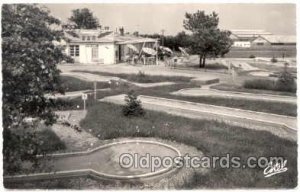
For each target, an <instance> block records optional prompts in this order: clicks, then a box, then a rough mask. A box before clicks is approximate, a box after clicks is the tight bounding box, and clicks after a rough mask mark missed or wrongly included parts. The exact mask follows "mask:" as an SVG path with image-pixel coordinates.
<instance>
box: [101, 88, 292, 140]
mask: <svg viewBox="0 0 300 192" xmlns="http://www.w3.org/2000/svg"><path fill="white" fill-rule="evenodd" d="M124 97H125V95H124V94H122V95H116V96H110V97H106V98H103V99H101V100H100V101H103V102H111V103H115V104H121V105H123V104H124V103H125V101H124ZM139 99H140V100H141V102H142V105H143V106H144V107H145V108H146V109H150V110H155V111H162V112H167V113H170V114H174V115H179V116H183V117H188V118H195V119H214V120H221V121H224V122H227V123H230V124H233V125H238V126H242V127H245V128H250V129H257V130H265V131H269V132H271V133H273V134H275V135H278V136H280V137H284V138H288V139H292V140H295V139H296V138H297V134H296V130H297V129H296V127H297V118H296V117H289V116H282V115H276V114H269V113H262V112H255V111H248V110H242V109H235V108H229V107H221V106H215V105H208V104H200V103H193V102H187V101H180V100H173V99H165V98H159V97H150V96H144V95H141V96H139Z"/></svg>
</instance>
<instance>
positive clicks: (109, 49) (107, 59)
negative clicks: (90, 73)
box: [98, 43, 116, 64]
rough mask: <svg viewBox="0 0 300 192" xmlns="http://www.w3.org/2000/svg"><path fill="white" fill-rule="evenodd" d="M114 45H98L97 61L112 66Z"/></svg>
mask: <svg viewBox="0 0 300 192" xmlns="http://www.w3.org/2000/svg"><path fill="white" fill-rule="evenodd" d="M115 46H116V45H115V44H113V43H109V44H108V43H103V44H99V53H98V55H99V60H100V62H101V61H103V63H104V64H113V63H116V62H115Z"/></svg>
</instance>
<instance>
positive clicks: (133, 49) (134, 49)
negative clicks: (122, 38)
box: [126, 44, 139, 53]
mask: <svg viewBox="0 0 300 192" xmlns="http://www.w3.org/2000/svg"><path fill="white" fill-rule="evenodd" d="M126 46H127V47H128V48H129V49H131V50H132V51H134V52H136V53H138V52H139V50H138V49H137V48H136V47H135V46H134V45H132V44H128V45H126Z"/></svg>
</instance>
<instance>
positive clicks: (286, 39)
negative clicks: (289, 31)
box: [231, 30, 297, 48]
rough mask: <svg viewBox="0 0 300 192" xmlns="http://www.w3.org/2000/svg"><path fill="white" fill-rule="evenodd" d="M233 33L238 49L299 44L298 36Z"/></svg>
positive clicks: (247, 32) (261, 32)
mask: <svg viewBox="0 0 300 192" xmlns="http://www.w3.org/2000/svg"><path fill="white" fill-rule="evenodd" d="M231 32H232V34H231V39H232V40H233V47H236V48H255V47H257V48H258V47H264V46H265V47H270V46H272V47H277V46H295V45H296V42H297V39H296V36H290V35H274V34H272V33H270V32H267V31H264V30H232V31H231Z"/></svg>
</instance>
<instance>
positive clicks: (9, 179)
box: [3, 140, 182, 182]
mask: <svg viewBox="0 0 300 192" xmlns="http://www.w3.org/2000/svg"><path fill="white" fill-rule="evenodd" d="M126 143H150V144H155V145H160V146H164V147H166V148H169V149H171V150H173V151H175V152H176V153H177V155H178V156H180V157H181V156H182V155H181V153H180V151H179V150H178V149H177V148H175V147H173V146H171V145H168V144H165V143H161V142H157V141H145V140H128V141H119V142H113V143H109V144H105V145H102V146H99V147H96V148H94V149H92V150H88V151H81V152H70V153H56V154H47V155H46V156H49V157H63V156H66V157H68V156H76V155H87V154H90V153H93V152H95V151H97V150H100V149H104V148H107V147H110V146H113V145H119V144H126ZM38 157H42V155H39V156H38ZM176 169H178V168H177V167H174V166H173V165H171V166H169V167H167V168H164V169H161V170H159V171H156V172H150V173H144V174H140V175H128V176H122V175H112V174H107V173H103V172H98V171H95V170H93V169H80V170H72V171H57V172H47V173H34V174H28V175H15V176H4V177H3V178H4V180H5V182H17V181H28V180H29V181H32V180H41V179H58V178H64V177H77V176H87V175H91V176H96V177H100V178H107V179H118V180H131V179H144V178H149V177H154V176H159V175H161V174H163V173H167V172H171V171H172V170H176Z"/></svg>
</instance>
